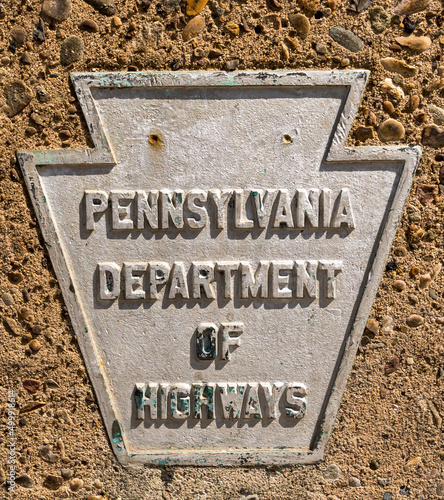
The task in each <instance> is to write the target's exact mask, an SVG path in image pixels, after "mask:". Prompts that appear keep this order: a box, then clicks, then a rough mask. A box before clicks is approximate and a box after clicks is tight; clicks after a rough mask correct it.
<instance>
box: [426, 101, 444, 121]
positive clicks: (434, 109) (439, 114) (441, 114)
mask: <svg viewBox="0 0 444 500" xmlns="http://www.w3.org/2000/svg"><path fill="white" fill-rule="evenodd" d="M427 110H428V112H429V114H430V116H431V117H432V118H433V121H434V122H435V123H436V125H444V109H442V108H440V107H438V106H435V105H434V104H429V105H428V106H427Z"/></svg>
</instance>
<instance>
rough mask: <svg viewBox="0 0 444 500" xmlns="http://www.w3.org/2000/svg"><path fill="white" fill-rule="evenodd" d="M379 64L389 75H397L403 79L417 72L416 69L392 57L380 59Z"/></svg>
mask: <svg viewBox="0 0 444 500" xmlns="http://www.w3.org/2000/svg"><path fill="white" fill-rule="evenodd" d="M381 64H382V66H383V68H384V69H385V70H387V71H390V73H398V74H399V75H401V76H403V77H404V78H411V77H413V76H415V75H416V72H417V71H418V68H416V67H415V66H410V65H409V64H407V63H406V62H405V61H402V60H400V59H395V58H394V57H386V58H384V59H381Z"/></svg>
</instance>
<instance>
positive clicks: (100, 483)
mask: <svg viewBox="0 0 444 500" xmlns="http://www.w3.org/2000/svg"><path fill="white" fill-rule="evenodd" d="M93 486H94V488H97V489H98V490H100V489H102V488H103V483H102V482H101V481H99V480H98V479H96V480H95V481H94V483H93Z"/></svg>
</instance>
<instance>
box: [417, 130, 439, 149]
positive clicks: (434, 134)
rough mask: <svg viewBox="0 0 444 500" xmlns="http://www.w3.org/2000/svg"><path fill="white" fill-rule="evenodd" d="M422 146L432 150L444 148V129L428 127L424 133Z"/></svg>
mask: <svg viewBox="0 0 444 500" xmlns="http://www.w3.org/2000/svg"><path fill="white" fill-rule="evenodd" d="M421 142H422V144H423V145H424V146H430V147H432V148H442V147H444V128H441V127H438V126H437V125H427V126H426V127H425V128H424V130H423V132H422V140H421Z"/></svg>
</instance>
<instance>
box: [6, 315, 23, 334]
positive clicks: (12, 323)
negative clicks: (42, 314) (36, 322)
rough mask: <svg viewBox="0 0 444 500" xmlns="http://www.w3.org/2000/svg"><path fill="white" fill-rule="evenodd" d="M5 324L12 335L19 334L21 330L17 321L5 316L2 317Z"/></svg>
mask: <svg viewBox="0 0 444 500" xmlns="http://www.w3.org/2000/svg"><path fill="white" fill-rule="evenodd" d="M4 322H5V325H6V326H7V327H8V328H9V330H10V331H11V333H13V334H14V335H17V336H19V335H21V333H22V332H21V330H20V325H19V324H18V323H17V321H16V320H15V319H13V318H5V319H4Z"/></svg>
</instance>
